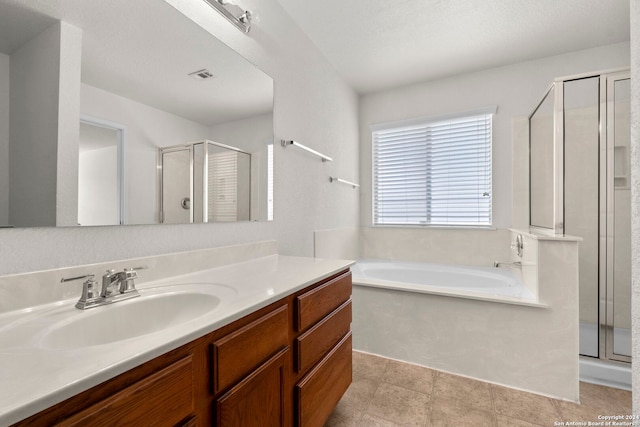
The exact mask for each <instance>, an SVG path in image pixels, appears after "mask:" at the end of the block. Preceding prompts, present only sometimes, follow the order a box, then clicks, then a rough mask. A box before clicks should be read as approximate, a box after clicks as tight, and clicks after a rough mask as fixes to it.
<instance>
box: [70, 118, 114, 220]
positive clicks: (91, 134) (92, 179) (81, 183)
mask: <svg viewBox="0 0 640 427" xmlns="http://www.w3.org/2000/svg"><path fill="white" fill-rule="evenodd" d="M123 139H124V130H123V129H122V128H121V127H119V126H117V125H111V124H108V123H104V122H100V121H96V120H94V119H90V118H84V119H82V120H80V139H79V150H78V151H79V155H78V225H119V224H123V223H124V222H123V218H122V162H121V158H122V152H123V144H124V141H123Z"/></svg>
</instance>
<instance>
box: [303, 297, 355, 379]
mask: <svg viewBox="0 0 640 427" xmlns="http://www.w3.org/2000/svg"><path fill="white" fill-rule="evenodd" d="M350 329H351V300H348V301H347V302H345V303H344V304H342V305H341V306H340V307H338V308H337V309H335V310H334V311H333V312H332V313H331V314H329V315H328V316H327V317H325V318H324V319H322V320H321V321H320V322H318V323H317V324H316V325H315V326H313V327H312V328H311V329H309V330H308V331H307V332H305V333H304V334H302V335H300V336H299V337H298V338H296V340H295V349H296V372H304V371H306V370H307V369H309V368H311V367H312V366H313V365H315V364H316V363H317V362H318V361H319V360H320V359H321V358H322V357H323V356H324V355H325V354H327V353H328V352H329V350H331V349H332V348H333V346H335V345H336V343H337V342H338V341H340V339H341V338H342V337H344V336H345V335H346V334H347V333H348V332H349V330H350Z"/></svg>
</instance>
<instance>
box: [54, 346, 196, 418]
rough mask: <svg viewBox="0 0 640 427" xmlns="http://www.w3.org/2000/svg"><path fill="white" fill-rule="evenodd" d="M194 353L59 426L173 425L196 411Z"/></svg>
mask: <svg viewBox="0 0 640 427" xmlns="http://www.w3.org/2000/svg"><path fill="white" fill-rule="evenodd" d="M193 388H194V387H193V362H192V358H191V356H187V357H185V358H184V359H180V360H179V361H177V362H175V363H173V364H172V365H169V366H168V367H166V368H164V369H162V370H161V371H160V372H157V373H155V374H153V375H150V376H149V377H147V378H145V379H143V380H140V381H138V382H137V383H135V384H133V385H131V386H129V387H127V388H125V389H123V390H121V391H119V392H118V393H116V394H114V395H113V396H111V397H109V398H107V399H105V400H103V401H101V402H98V403H96V404H94V405H92V406H90V407H89V408H87V409H85V410H84V411H82V412H79V413H77V414H75V415H73V416H72V417H71V418H68V419H66V420H65V421H63V422H62V423H60V424H57V425H58V426H79V427H80V426H120V425H130V426H141V425H158V426H161V425H166V426H174V425H176V424H178V423H179V422H180V421H182V420H184V419H186V418H187V417H189V416H190V415H192V414H193V413H194V390H193Z"/></svg>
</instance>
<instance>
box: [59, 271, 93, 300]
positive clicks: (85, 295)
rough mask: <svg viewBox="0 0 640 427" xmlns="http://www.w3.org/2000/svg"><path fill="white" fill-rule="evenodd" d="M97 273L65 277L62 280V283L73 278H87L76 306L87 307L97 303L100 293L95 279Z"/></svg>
mask: <svg viewBox="0 0 640 427" xmlns="http://www.w3.org/2000/svg"><path fill="white" fill-rule="evenodd" d="M94 277H95V274H85V275H84V276H77V277H63V278H62V279H61V280H60V283H63V282H71V281H73V280H81V279H87V280H85V281H84V282H83V283H82V295H81V296H80V299H79V300H78V302H77V303H76V307H77V308H80V309H84V308H87V307H88V306H91V305H92V304H95V301H96V300H98V299H99V297H98V294H97V293H96V285H97V283H96V281H95V279H94Z"/></svg>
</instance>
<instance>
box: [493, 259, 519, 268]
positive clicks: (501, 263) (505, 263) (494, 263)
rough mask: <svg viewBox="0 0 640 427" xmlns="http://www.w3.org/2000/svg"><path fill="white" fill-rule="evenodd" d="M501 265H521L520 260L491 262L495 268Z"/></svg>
mask: <svg viewBox="0 0 640 427" xmlns="http://www.w3.org/2000/svg"><path fill="white" fill-rule="evenodd" d="M501 265H510V266H513V267H522V262H520V261H516V262H498V261H494V262H493V266H494V267H495V268H499V267H500V266H501Z"/></svg>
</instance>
